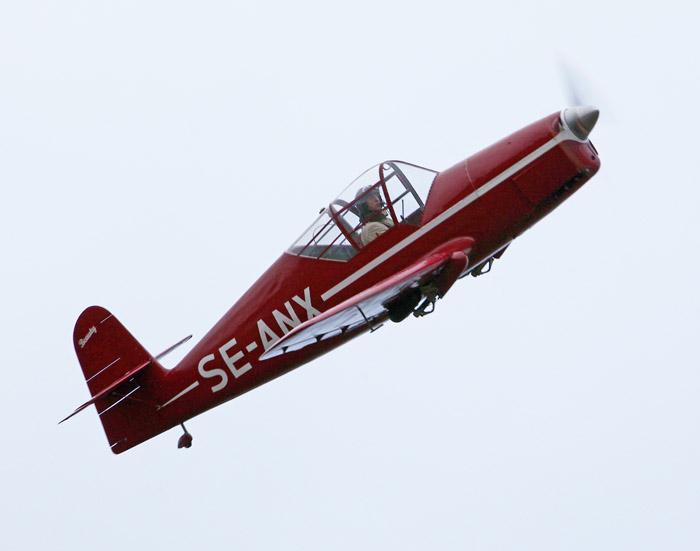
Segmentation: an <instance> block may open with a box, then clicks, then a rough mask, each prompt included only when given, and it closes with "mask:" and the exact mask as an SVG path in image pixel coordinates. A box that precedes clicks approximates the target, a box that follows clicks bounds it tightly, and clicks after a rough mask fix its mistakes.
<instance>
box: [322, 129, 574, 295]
mask: <svg viewBox="0 0 700 551" xmlns="http://www.w3.org/2000/svg"><path fill="white" fill-rule="evenodd" d="M571 139H574V140H576V138H575V137H574V136H573V134H572V133H571V131H569V130H568V128H564V129H562V131H560V132H559V134H557V135H556V136H554V137H553V138H552V139H551V140H549V141H548V142H546V143H544V144H543V145H541V146H540V147H538V148H537V149H535V150H534V151H532V152H531V153H528V154H527V155H525V157H523V158H522V159H520V160H519V161H518V162H516V163H515V164H513V165H511V166H510V167H508V168H507V169H505V170H504V171H503V172H501V173H500V174H498V175H497V176H495V177H494V178H492V179H491V180H489V181H488V182H486V183H485V184H484V185H482V186H481V187H480V188H479V189H477V190H476V191H473V192H472V193H470V194H469V195H467V196H466V197H464V198H463V199H461V200H460V201H458V202H457V203H455V204H454V205H452V206H451V207H450V208H448V209H446V210H445V211H444V212H442V213H441V214H440V215H438V216H436V217H435V218H433V219H432V220H431V221H430V222H428V223H427V224H425V225H424V226H421V227H420V228H418V229H417V230H416V231H414V232H413V233H412V234H411V235H409V236H408V237H406V239H404V240H403V241H399V242H398V243H397V244H396V245H394V246H393V247H391V248H389V249H387V250H386V251H384V252H383V253H382V254H380V255H379V256H378V257H377V258H375V259H374V260H371V261H370V262H368V263H367V264H365V265H364V266H363V267H362V268H360V269H359V270H357V271H356V272H354V273H352V274H350V275H349V276H348V277H346V278H345V279H344V280H343V281H341V282H340V283H338V284H337V285H334V286H333V287H331V288H330V289H328V290H327V291H326V292H325V293H323V294H322V295H321V299H322V300H324V301H326V300H328V299H329V298H331V297H332V296H334V295H336V294H338V293H339V292H340V291H342V290H343V289H345V288H346V287H347V286H349V285H352V284H353V283H355V282H356V281H357V280H358V279H360V278H361V277H362V276H364V275H365V274H368V273H369V272H371V271H372V270H374V269H375V268H376V267H377V266H379V265H380V264H381V263H382V262H385V261H386V260H388V259H389V258H391V257H392V256H394V255H395V254H396V253H398V252H399V251H401V250H402V249H405V248H406V247H408V246H409V245H410V244H411V243H413V242H414V241H416V240H417V239H419V238H421V237H423V236H424V235H425V234H426V233H428V232H429V231H430V230H432V229H433V228H435V227H436V226H438V225H440V224H442V223H443V222H444V221H445V220H447V219H449V218H451V217H452V216H454V215H455V214H457V213H458V212H459V211H460V210H462V209H463V208H465V207H467V206H468V205H470V204H471V203H473V202H474V201H476V200H477V199H478V198H479V197H480V196H482V195H484V194H485V193H488V192H489V191H491V190H492V189H493V188H495V187H496V186H497V185H498V184H500V183H502V182H504V181H506V180H507V179H508V178H510V177H511V176H513V174H515V173H516V172H518V171H519V170H521V169H522V168H524V167H526V166H527V165H529V164H530V163H531V162H533V161H535V160H536V159H538V158H539V157H541V156H542V155H544V154H545V153H547V152H548V151H549V150H550V149H552V148H553V147H556V146H557V145H559V144H560V143H561V142H563V141H565V140H571ZM576 141H580V140H576Z"/></svg>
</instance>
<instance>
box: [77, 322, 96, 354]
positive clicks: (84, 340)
mask: <svg viewBox="0 0 700 551" xmlns="http://www.w3.org/2000/svg"><path fill="white" fill-rule="evenodd" d="M95 333H97V329H95V326H94V325H93V326H92V327H91V328H90V330H89V331H88V332H87V333H86V334H85V336H84V337H83V338H82V339H78V344H79V345H80V348H85V345H86V344H87V342H88V341H89V340H90V337H92V336H93V335H94V334H95Z"/></svg>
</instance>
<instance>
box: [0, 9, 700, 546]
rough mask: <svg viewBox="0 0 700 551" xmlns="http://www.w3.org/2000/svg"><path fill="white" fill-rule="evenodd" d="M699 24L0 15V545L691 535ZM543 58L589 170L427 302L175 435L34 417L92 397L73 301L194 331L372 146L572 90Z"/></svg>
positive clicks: (485, 15) (624, 14) (156, 341)
mask: <svg viewBox="0 0 700 551" xmlns="http://www.w3.org/2000/svg"><path fill="white" fill-rule="evenodd" d="M699 19H700V17H699V14H698V11H697V8H696V7H695V6H694V4H693V3H691V2H690V1H687V2H677V1H667V2H631V1H629V2H619V3H614V2H609V1H605V2H596V1H593V2H582V3H573V2H566V3H565V2H560V1H556V2H555V1H551V2H543V1H533V2H518V3H516V2H491V1H488V2H470V3H466V2H455V3H441V2H416V3H411V2H395V3H388V2H364V1H358V2H352V3H350V2H348V3H345V4H343V5H332V4H331V3H329V2H318V3H309V2H303V1H302V2H279V3H271V2H256V3H245V4H243V3H235V2H209V1H200V2H180V1H167V2H165V1H163V2H153V1H143V0H141V1H138V2H131V1H129V2H124V1H122V2H116V1H115V2H104V1H101V0H90V1H83V2H70V1H54V2H36V1H29V0H23V1H21V2H12V1H9V0H7V1H5V2H2V4H0V186H1V188H0V189H1V190H2V194H1V196H0V197H1V199H0V205H1V206H2V208H1V211H0V212H1V216H0V243H1V244H2V249H1V250H2V262H1V263H0V283H1V284H2V285H1V286H0V298H1V302H0V330H1V332H2V336H3V339H2V342H3V348H4V350H3V352H4V353H3V358H4V361H3V392H2V396H3V397H2V401H1V402H0V404H1V405H0V409H1V413H2V427H3V428H2V437H1V440H2V444H1V445H0V446H1V448H0V449H1V450H2V455H1V459H0V469H1V475H0V480H1V482H2V499H0V518H1V519H2V539H3V548H4V549H12V550H15V549H17V550H20V549H21V550H24V549H31V550H34V549H37V550H38V549H46V548H50V549H57V550H62V549H70V550H75V549H85V548H88V547H89V548H99V549H108V550H117V549H119V550H124V549H148V548H151V549H153V548H163V549H169V550H177V549H192V548H194V547H195V546H198V547H199V548H208V549H212V548H226V549H245V550H269V549H284V550H285V551H288V550H304V551H306V550H316V549H318V550H328V549H339V550H346V549H347V550H353V551H356V550H358V549H419V550H425V549H449V550H452V549H455V550H462V549H474V550H493V549H497V550H500V549H528V550H536V551H544V550H561V549H567V550H569V551H572V550H575V551H578V550H580V551H589V550H591V549H596V550H616V551H618V550H620V549H634V550H641V549H644V550H646V549H674V550H696V549H698V548H700V523H698V519H699V518H700V476H699V473H698V465H700V444H699V443H698V421H699V420H700V401H699V400H698V396H699V391H700V374H699V373H698V359H697V358H698V354H697V338H698V327H699V324H698V321H699V314H700V311H699V308H700V300H699V298H698V290H697V289H698V281H700V278H699V276H700V274H699V273H698V271H699V270H698V260H697V253H698V249H699V248H700V247H699V245H700V243H699V237H698V235H699V233H700V231H699V230H700V222H699V221H698V206H699V203H700V192H699V191H698V186H699V185H700V182H698V176H697V174H698V154H697V150H698V142H697V133H698V132H697V130H698V123H699V122H700V120H699V119H700V117H699V116H698V97H700V77H699V70H698V69H699V67H698V61H697V53H698V51H700V44H699V42H700V41H699V40H698V32H697V22H698V20H699ZM561 60H564V61H565V62H566V63H567V64H568V65H569V66H570V67H571V68H572V69H573V70H574V71H575V73H576V74H577V75H578V76H579V78H580V81H581V87H582V92H583V95H584V97H586V98H589V100H590V102H592V103H596V104H597V105H599V106H600V108H601V119H600V122H599V126H598V127H597V128H596V129H595V131H594V134H593V140H594V143H595V144H596V146H597V147H598V150H599V151H600V154H601V158H602V169H601V171H600V173H599V175H598V176H596V177H595V178H594V179H593V180H592V181H591V182H590V183H589V184H588V185H587V186H586V187H585V188H584V189H583V190H582V191H581V192H580V193H578V194H577V195H575V196H574V197H573V198H572V199H571V200H570V201H569V202H568V203H566V204H565V205H564V206H562V207H561V208H560V209H558V210H557V211H556V212H554V213H553V214H552V215H550V216H549V217H548V218H547V219H545V220H544V221H543V222H542V223H540V224H539V225H538V226H537V227H536V228H534V229H533V230H531V231H530V232H528V233H527V234H525V235H524V236H522V237H521V238H520V239H519V240H518V241H516V242H515V243H514V244H513V245H512V246H511V248H510V249H509V250H508V252H507V253H506V254H505V255H504V257H503V259H502V260H501V261H499V262H498V263H497V264H496V265H495V267H494V271H493V272H492V273H491V274H490V275H489V276H486V277H483V278H480V279H472V278H469V279H468V280H464V281H463V282H461V283H460V284H459V285H458V286H456V287H455V288H454V289H453V290H452V291H451V292H450V294H449V295H448V297H447V299H446V300H444V301H442V302H441V303H440V304H439V305H438V306H439V307H438V312H437V314H436V315H434V316H431V317H428V318H426V319H423V320H409V321H407V322H406V323H404V324H402V325H401V326H391V327H385V328H384V329H382V330H381V331H379V332H378V333H375V334H373V335H371V336H366V337H364V338H362V339H359V340H356V341H354V342H353V343H351V344H349V345H348V346H346V347H345V348H343V349H340V350H338V351H336V352H334V353H333V354H330V355H328V356H325V357H323V358H321V359H319V360H316V361H315V362H313V363H312V364H310V365H307V366H305V367H303V368H301V369H299V370H297V371H295V372H292V373H290V374H288V375H286V376H284V377H282V378H280V379H277V380H276V381H274V382H272V383H270V384H268V385H265V386H263V387H261V388H260V389H258V390H256V391H255V392H252V393H249V394H247V395H246V396H244V397H242V398H240V399H238V400H235V401H233V402H230V403H228V404H226V405H224V406H223V407H220V408H218V409H216V410H214V411H211V412H209V413H207V414H205V415H202V416H200V417H198V418H196V419H194V420H192V421H191V422H190V423H189V427H188V428H189V429H190V430H191V431H192V433H193V434H194V438H195V440H194V446H193V448H192V449H190V450H185V451H182V450H177V449H176V441H177V438H178V432H177V431H171V432H169V433H166V434H164V435H161V436H160V437H157V438H155V439H154V440H152V441H150V442H149V443H147V444H145V445H142V446H139V447H138V448H135V449H134V450H132V451H130V452H128V453H126V454H123V455H120V456H113V455H112V454H111V453H110V452H109V450H108V447H107V444H106V439H105V437H104V434H103V432H102V429H101V426H100V424H99V422H98V419H97V416H96V415H95V412H94V411H93V410H89V411H86V412H84V413H82V414H81V415H79V416H77V417H76V418H74V419H72V420H71V421H70V422H69V423H67V424H64V425H61V426H60V427H59V426H57V425H56V422H57V421H58V420H59V419H60V418H62V417H63V416H64V415H66V414H67V413H68V412H70V411H71V410H72V409H73V408H74V407H75V406H77V405H78V404H80V403H82V402H83V401H85V400H86V399H87V397H88V392H87V388H86V386H85V383H84V381H83V378H82V374H81V371H80V369H79V366H78V363H77V360H76V358H75V355H74V351H73V348H72V343H71V335H72V329H73V323H74V321H75V319H76V317H77V316H78V314H79V313H80V312H81V311H82V309H83V308H84V307H86V306H88V305H90V304H101V305H104V306H105V307H107V308H109V309H110V310H112V311H113V312H114V313H115V314H116V315H117V316H118V317H119V318H120V319H121V321H122V322H123V323H124V324H125V325H126V326H127V327H128V328H129V329H130V330H131V331H132V332H133V333H134V334H135V335H136V336H137V338H138V339H139V340H140V341H141V342H142V343H143V344H144V345H145V346H146V347H147V348H148V349H149V350H150V351H151V352H154V353H155V352H158V351H160V350H162V349H164V348H166V347H167V346H168V345H170V344H172V343H173V342H175V341H177V340H178V339H180V338H181V337H183V336H185V335H187V334H189V333H194V335H195V339H197V338H200V337H201V336H202V335H203V334H204V332H205V331H206V330H207V329H208V328H209V327H210V326H211V325H212V324H213V323H214V322H215V321H216V320H217V319H218V318H219V316H220V315H221V314H223V312H224V311H226V310H227V309H228V308H229V306H230V305H231V304H233V302H234V301H235V300H236V299H237V298H238V297H239V296H240V294H241V293H242V292H244V291H245V290H246V289H247V288H248V286H249V285H251V284H252V283H253V282H254V281H255V279H256V278H257V277H258V276H259V275H260V274H261V273H262V271H263V270H264V269H266V268H267V266H268V265H269V264H270V263H271V262H272V261H274V260H275V258H276V257H277V256H278V255H279V254H280V253H281V251H282V250H283V249H284V248H285V247H286V246H287V245H289V244H290V243H291V242H292V241H293V240H294V239H295V238H296V237H297V236H298V235H299V233H301V231H302V230H303V228H304V227H306V226H307V225H308V224H309V222H310V220H311V219H312V218H313V216H314V213H316V212H317V211H318V208H319V207H320V206H321V205H323V204H324V202H327V201H328V200H329V199H330V198H331V197H332V196H334V195H335V194H336V193H337V192H338V191H339V190H340V189H342V188H343V187H344V186H345V185H346V184H347V183H348V182H349V181H350V180H351V179H352V178H354V177H355V176H356V175H357V174H359V173H360V172H362V171H363V170H364V169H365V168H367V167H368V166H370V165H373V164H375V163H377V162H379V161H381V160H383V159H385V158H398V159H404V160H407V161H411V162H415V163H419V164H423V165H426V166H429V167H432V168H435V169H443V168H446V167H448V166H451V165H452V164H453V163H455V162H457V161H459V160H460V159H462V158H464V157H466V156H467V155H469V154H471V153H473V152H475V151H477V150H479V149H480V148H481V147H484V146H486V145H488V144H490V143H492V142H493V141H495V140H496V139H498V138H500V137H502V136H504V135H506V134H508V133H509V132H511V131H514V130H516V129H518V128H520V127H522V126H524V125H525V124H528V123H529V122H532V121H534V120H536V119H538V118H540V117H542V116H544V115H547V114H549V113H551V112H554V111H557V110H559V109H560V108H562V107H564V106H565V105H566V103H567V101H566V92H565V90H564V87H563V85H562V78H561V73H560V70H559V63H560V62H561ZM188 346H189V345H188ZM180 355H181V354H180ZM178 357H179V355H175V354H174V355H173V356H172V357H170V358H168V365H173V363H174V362H176V361H177V359H178Z"/></svg>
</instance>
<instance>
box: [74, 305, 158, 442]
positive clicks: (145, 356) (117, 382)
mask: <svg viewBox="0 0 700 551" xmlns="http://www.w3.org/2000/svg"><path fill="white" fill-rule="evenodd" d="M73 344H74V346H75V352H76V354H77V355H78V361H79V362H80V366H81V367H82V369H83V374H84V376H85V382H86V383H87V385H88V389H89V390H90V395H91V399H90V400H89V401H87V402H86V403H85V404H83V405H82V406H80V407H79V408H78V409H76V410H75V411H74V412H73V413H72V414H71V415H69V416H68V417H71V416H72V415H75V414H76V413H78V412H79V411H81V410H82V409H85V408H86V407H88V406H89V405H91V404H94V405H95V407H96V409H97V413H98V415H99V417H100V421H101V422H102V427H103V428H104V431H105V434H106V435H107V440H108V441H109V445H110V447H111V449H112V451H113V452H114V453H120V452H122V451H125V450H127V449H128V448H130V447H132V446H135V445H136V444H138V443H139V442H142V441H143V440H145V439H146V438H149V437H150V436H153V435H154V434H157V433H158V432H160V430H162V427H160V426H159V425H160V423H159V416H158V415H157V413H156V412H157V410H158V401H157V394H158V393H157V389H158V384H157V383H158V381H159V380H161V379H162V377H163V376H164V373H165V370H164V368H163V367H162V366H161V365H160V364H159V363H158V361H157V360H156V359H155V358H154V357H153V356H152V355H151V354H149V353H148V351H147V350H146V349H145V348H144V347H143V346H141V344H140V343H139V342H138V341H137V340H136V339H135V338H134V337H133V335H131V333H129V331H127V329H126V328H125V327H124V326H123V325H122V324H121V323H120V322H119V320H118V319H117V318H115V317H114V316H113V315H112V314H111V313H110V312H109V311H107V310H106V309H105V308H102V307H101V306H90V307H89V308H87V309H85V310H84V311H83V313H82V314H80V316H79V317H78V320H77V321H76V323H75V329H74V330H73ZM68 417H66V419H68ZM64 421H65V419H64Z"/></svg>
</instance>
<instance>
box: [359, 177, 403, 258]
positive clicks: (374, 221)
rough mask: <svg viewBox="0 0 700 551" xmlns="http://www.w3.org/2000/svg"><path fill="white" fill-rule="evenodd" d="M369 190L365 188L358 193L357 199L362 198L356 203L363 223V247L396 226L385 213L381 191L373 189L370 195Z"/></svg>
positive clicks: (361, 233)
mask: <svg viewBox="0 0 700 551" xmlns="http://www.w3.org/2000/svg"><path fill="white" fill-rule="evenodd" d="M368 189H369V188H367V187H364V188H362V189H361V190H360V191H358V192H357V195H356V197H360V196H362V197H361V198H360V199H358V200H357V202H356V203H355V207H356V208H357V211H358V214H359V215H360V222H362V231H361V232H360V241H361V242H362V246H363V247H364V246H366V245H368V244H370V243H371V242H372V241H374V240H375V239H376V238H377V237H379V236H380V235H382V234H383V233H384V232H385V231H386V230H388V229H389V228H391V227H393V225H394V221H393V220H392V219H391V218H389V217H388V216H387V215H386V212H385V211H384V202H383V201H382V198H381V196H380V195H379V190H377V189H373V190H372V191H369V193H368Z"/></svg>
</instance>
